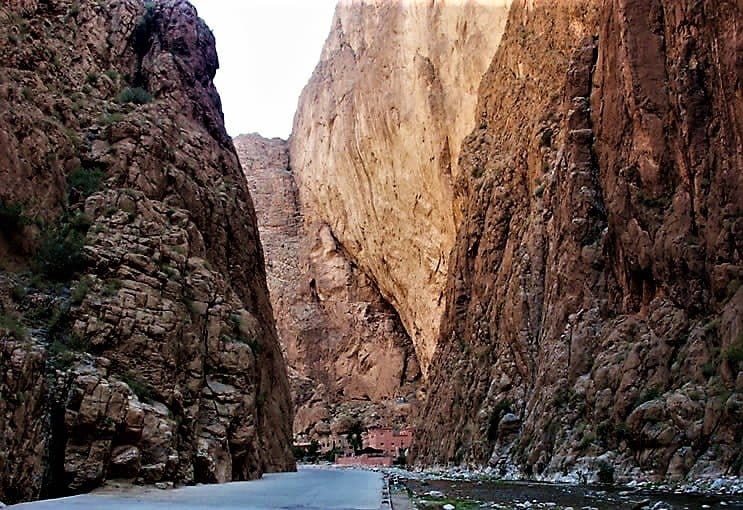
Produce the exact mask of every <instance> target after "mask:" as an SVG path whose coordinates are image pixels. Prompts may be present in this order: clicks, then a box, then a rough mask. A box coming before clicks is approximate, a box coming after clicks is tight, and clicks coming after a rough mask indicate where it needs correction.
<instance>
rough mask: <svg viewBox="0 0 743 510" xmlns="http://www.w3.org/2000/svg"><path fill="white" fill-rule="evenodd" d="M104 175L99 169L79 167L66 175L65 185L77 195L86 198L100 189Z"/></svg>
mask: <svg viewBox="0 0 743 510" xmlns="http://www.w3.org/2000/svg"><path fill="white" fill-rule="evenodd" d="M105 176H106V174H105V173H104V172H103V171H102V170H100V169H97V168H85V167H80V168H78V169H77V170H75V171H74V172H72V173H71V174H70V175H69V176H68V177H67V185H68V186H69V188H70V190H71V191H73V192H75V193H77V195H78V196H79V197H81V198H87V197H89V196H90V195H92V194H93V193H95V192H96V191H98V190H100V189H101V184H102V183H103V178H104V177H105Z"/></svg>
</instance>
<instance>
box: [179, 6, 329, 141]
mask: <svg viewBox="0 0 743 510" xmlns="http://www.w3.org/2000/svg"><path fill="white" fill-rule="evenodd" d="M191 3H192V4H193V5H194V6H195V7H196V8H197V9H198V11H199V16H201V17H202V18H203V19H204V20H205V21H206V23H207V24H208V25H209V26H210V27H211V29H212V31H213V32H214V36H215V37H216V38H217V51H218V52H219V64H220V68H219V71H217V77H216V80H215V81H216V84H217V88H218V89H219V93H220V95H221V96H222V109H223V110H224V117H225V121H226V124H227V132H228V133H229V134H230V135H232V136H237V135H239V134H241V133H253V132H257V133H260V134H261V135H263V136H265V137H269V138H270V137H275V136H278V137H281V138H287V137H288V136H289V134H290V133H291V125H292V120H293V118H294V112H295V111H296V108H297V100H298V99H299V94H300V93H301V91H302V88H304V86H305V85H306V84H307V81H308V80H309V78H310V75H311V74H312V70H313V69H314V68H315V65H316V64H317V62H318V60H319V58H320V51H321V50H322V46H323V44H324V43H325V39H326V38H327V36H328V33H329V32H330V25H331V22H332V20H333V11H334V8H335V4H336V0H191Z"/></svg>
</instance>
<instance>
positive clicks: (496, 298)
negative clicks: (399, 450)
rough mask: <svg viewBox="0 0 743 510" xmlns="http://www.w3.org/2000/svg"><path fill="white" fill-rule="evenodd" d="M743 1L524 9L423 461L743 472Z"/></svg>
mask: <svg viewBox="0 0 743 510" xmlns="http://www.w3.org/2000/svg"><path fill="white" fill-rule="evenodd" d="M713 13H714V14H713ZM742 15H743V12H741V7H740V4H739V3H736V2H728V1H723V2H707V1H701V2H690V1H682V2H679V1H670V0H668V1H666V0H652V1H641V2H640V1H632V0H603V1H599V0H585V1H574V2H563V1H557V0H542V1H527V0H519V1H517V2H515V3H514V6H513V7H512V9H511V13H510V17H509V22H508V27H507V29H506V35H505V36H504V38H503V41H502V43H501V46H500V48H499V49H498V53H497V54H496V57H495V59H494V60H493V62H492V64H491V67H490V70H489V72H488V74H487V75H486V77H485V78H484V80H483V83H482V86H481V91H480V104H479V107H478V111H479V118H480V125H479V126H478V127H477V128H476V129H475V130H474V131H473V133H472V134H471V135H470V137H469V138H468V139H467V141H466V142H465V144H464V146H463V149H462V158H461V167H462V171H461V172H460V179H459V180H458V184H457V191H458V195H457V196H458V207H459V208H460V209H461V211H462V214H463V218H464V220H463V222H462V223H461V227H460V228H459V232H458V238H457V242H456V246H455V249H454V252H453V262H452V264H451V266H452V270H451V274H450V278H449V283H448V286H447V292H446V295H447V312H446V318H445V320H444V324H445V327H443V328H442V335H441V338H440V344H439V350H438V353H437V355H436V358H435V361H434V364H433V368H432V369H431V371H430V377H429V380H430V382H431V385H430V389H429V399H428V401H427V403H426V407H425V410H424V412H423V415H422V420H421V422H420V426H421V434H420V439H419V441H418V444H417V447H416V449H417V459H418V461H419V462H423V463H435V462H438V463H447V462H457V463H464V462H472V463H478V464H485V463H490V464H491V465H494V466H496V467H499V468H500V469H501V472H502V473H504V474H505V473H510V474H514V475H519V474H520V475H521V476H536V477H542V478H553V479H554V478H557V479H560V478H564V479H580V478H583V479H586V478H588V479H590V478H594V479H595V478H597V477H600V478H604V479H605V478H606V477H610V476H611V474H612V473H614V474H615V475H616V476H617V477H618V478H628V477H651V478H670V479H682V478H684V477H689V478H694V477H700V476H719V475H721V474H731V475H737V476H740V475H741V474H742V472H741V469H742V468H743V458H741V455H740V444H741V439H742V434H743V429H741V427H740V420H741V418H743V414H742V413H743V406H742V405H741V404H742V403H743V393H742V392H743V374H742V373H741V369H743V323H741V314H740V311H741V308H742V307H743V290H742V289H741V287H740V281H741V271H742V270H743V265H742V262H743V260H742V259H741V253H743V251H742V250H741V248H742V247H741V239H743V237H741V235H740V228H741V224H743V216H742V214H741V213H742V211H741V207H743V180H742V179H741V174H740V168H741V164H742V162H741V156H740V147H741V146H743V140H742V139H741V136H742V135H741V133H743V130H741V119H743V101H742V100H741V96H740V93H739V91H740V85H741V83H740V76H741V70H742V69H741V63H740V59H739V58H737V57H736V51H735V49H736V48H737V49H738V50H739V49H740V44H741V32H740V24H739V23H737V22H736V21H734V20H738V19H740V18H741V16H742ZM721 48H729V49H730V50H729V51H721V50H720V49H721Z"/></svg>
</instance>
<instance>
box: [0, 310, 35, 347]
mask: <svg viewBox="0 0 743 510" xmlns="http://www.w3.org/2000/svg"><path fill="white" fill-rule="evenodd" d="M0 329H5V330H7V331H9V332H10V333H11V334H12V335H13V337H15V339H16V340H25V339H26V338H28V330H26V326H24V325H23V323H22V322H21V321H20V319H19V318H18V317H16V316H14V315H11V314H9V313H6V312H3V313H0Z"/></svg>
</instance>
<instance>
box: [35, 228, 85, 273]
mask: <svg viewBox="0 0 743 510" xmlns="http://www.w3.org/2000/svg"><path fill="white" fill-rule="evenodd" d="M84 246H85V234H84V233H83V232H80V231H79V230H76V229H75V228H73V227H72V226H71V225H70V224H62V225H59V226H57V227H56V228H53V229H51V230H50V231H48V232H47V233H46V234H45V236H44V238H43V240H42V243H41V246H40V247H39V251H38V252H37V253H36V257H35V259H34V267H35V268H36V269H37V271H38V272H40V273H42V274H43V275H45V276H46V277H47V278H49V279H50V280H55V281H69V280H71V279H73V277H74V276H75V275H76V274H77V273H79V272H80V271H82V270H83V269H85V267H86V265H87V260H86V258H85V256H84V254H83V247H84Z"/></svg>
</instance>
